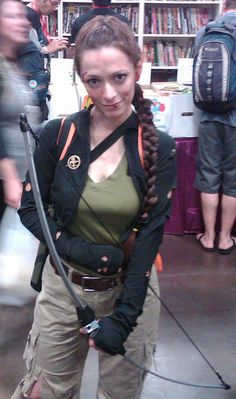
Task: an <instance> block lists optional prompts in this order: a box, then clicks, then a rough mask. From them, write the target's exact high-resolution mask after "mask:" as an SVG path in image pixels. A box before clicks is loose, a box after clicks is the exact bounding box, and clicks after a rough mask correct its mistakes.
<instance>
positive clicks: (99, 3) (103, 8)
mask: <svg viewBox="0 0 236 399" xmlns="http://www.w3.org/2000/svg"><path fill="white" fill-rule="evenodd" d="M92 2H93V5H92V8H91V10H89V11H88V12H86V13H85V14H82V15H80V16H79V17H78V18H76V19H75V21H74V22H73V24H72V28H71V36H70V40H69V41H70V44H72V43H75V40H76V36H77V35H78V33H79V31H80V29H81V28H82V26H83V25H84V24H85V23H86V22H88V21H90V19H92V18H94V17H96V16H97V15H112V16H113V17H117V18H119V19H120V20H121V21H123V22H126V23H127V24H130V23H129V21H128V19H127V18H125V17H124V16H123V15H121V14H119V13H117V12H114V11H113V10H112V9H111V0H92Z"/></svg>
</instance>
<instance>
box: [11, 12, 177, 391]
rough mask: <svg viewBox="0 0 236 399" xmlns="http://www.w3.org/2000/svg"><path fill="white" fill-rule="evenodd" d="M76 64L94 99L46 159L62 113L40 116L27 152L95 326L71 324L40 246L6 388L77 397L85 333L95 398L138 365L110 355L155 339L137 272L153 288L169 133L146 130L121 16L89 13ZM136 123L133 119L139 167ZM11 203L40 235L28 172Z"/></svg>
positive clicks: (141, 353) (150, 299) (151, 304)
mask: <svg viewBox="0 0 236 399" xmlns="http://www.w3.org/2000/svg"><path fill="white" fill-rule="evenodd" d="M75 66H76V69H77V71H78V73H79V75H80V77H81V79H82V81H83V82H84V84H85V87H86V89H87V91H88V94H89V96H90V97H91V99H92V101H93V106H92V107H91V108H90V109H88V110H83V111H81V112H80V113H79V114H76V115H74V116H72V119H73V120H74V122H75V124H76V125H77V131H76V135H75V136H74V139H73V140H72V143H71V144H70V145H69V148H68V151H67V152H66V155H65V156H64V158H63V159H62V160H61V161H60V162H59V164H58V165H57V166H55V159H57V157H59V155H58V152H59V153H60V151H58V145H57V144H56V142H57V138H58V134H59V133H58V132H59V129H60V125H61V121H60V120H53V121H51V122H49V123H48V124H47V126H46V127H45V130H44V132H43V133H42V135H41V137H40V140H41V143H40V146H39V149H37V150H36V153H35V162H36V167H37V173H38V178H39V184H40V190H41V194H42V199H43V203H44V207H45V209H46V211H47V210H48V208H49V205H51V204H52V205H53V210H54V213H53V216H50V215H49V213H48V211H47V218H48V223H49V227H50V230H51V234H52V237H53V239H54V240H55V245H56V248H57V250H58V252H59V254H60V255H61V256H62V258H63V259H64V260H65V259H66V260H67V263H70V268H69V269H68V268H67V267H65V266H64V267H65V270H66V272H67V274H68V275H70V276H71V280H72V281H74V289H75V290H76V292H77V293H78V294H79V297H80V298H81V300H82V301H83V302H85V303H87V304H88V305H89V306H90V307H91V308H93V309H94V310H95V313H96V317H97V319H99V326H100V328H99V330H98V331H97V332H96V334H95V336H94V337H93V338H90V339H89V340H88V337H87V336H86V335H83V334H82V333H83V329H81V330H80V332H79V327H81V326H79V322H78V318H77V315H76V311H75V308H74V306H73V303H72V300H71V298H70V296H69V295H68V293H67V291H66V289H65V287H64V285H63V282H62V280H61V277H60V276H58V274H57V272H56V270H55V267H54V265H53V261H52V260H51V259H50V258H48V259H47V261H46V264H45V267H44V273H43V283H42V291H41V293H40V294H39V296H38V299H37V302H36V307H35V313H34V324H33V328H32V331H31V333H30V335H29V338H28V343H27V346H26V350H25V354H24V357H25V359H26V364H27V367H28V372H27V375H26V377H25V379H24V380H23V382H22V383H21V384H20V385H19V386H18V388H17V390H16V392H15V394H14V395H13V397H12V398H14V399H16V398H17V399H19V398H22V397H24V395H25V396H27V397H29V398H44V399H46V398H47V399H48V398H57V399H59V398H61V399H62V398H63V399H65V398H74V399H75V398H77V399H78V398H79V392H80V386H81V378H82V372H83V368H84V363H85V359H86V356H87V351H88V347H89V345H90V346H93V347H96V348H97V349H99V352H98V354H99V386H98V391H97V398H99V399H102V398H103V399H104V398H106V399H108V398H112V399H120V398H122V399H131V398H137V397H139V395H140V394H141V389H142V384H143V380H144V375H143V372H142V371H140V369H138V368H136V367H135V366H133V365H132V364H130V363H129V362H127V360H124V358H123V357H122V356H120V355H117V356H111V355H116V354H124V351H126V354H127V355H128V356H129V357H130V358H132V360H134V361H136V362H138V363H139V364H140V363H141V364H142V365H144V366H147V367H149V366H150V364H151V359H152V354H153V352H154V350H155V345H156V341H157V322H158V304H157V299H156V298H155V297H154V296H153V293H152V292H151V290H149V289H148V283H149V281H150V283H151V285H152V287H153V288H154V289H156V290H157V288H158V286H157V274H156V272H155V270H153V269H152V263H153V261H154V258H155V256H156V253H157V251H158V249H159V245H160V244H161V241H162V236H163V227H164V222H165V219H166V217H167V216H168V214H169V210H170V194H169V192H170V190H171V188H172V187H173V184H174V183H173V182H174V177H175V161H174V152H175V150H174V143H173V140H172V139H171V138H170V137H169V136H167V135H165V134H163V133H161V132H156V129H155V127H154V125H153V123H152V114H151V112H150V101H148V100H144V98H143V97H142V91H141V90H140V88H139V87H138V86H136V81H137V80H138V79H139V76H140V73H141V52H140V49H139V47H138V45H137V43H136V39H135V37H134V35H133V33H132V31H131V30H130V28H129V27H128V26H127V25H126V24H124V23H123V22H121V21H119V20H118V19H117V18H114V17H100V16H99V17H96V18H94V19H93V20H92V21H89V22H88V23H87V24H86V25H85V26H84V27H83V28H82V29H81V31H80V33H79V35H78V39H77V42H76V53H75ZM132 102H133V105H132ZM133 107H135V112H134V111H133ZM120 125H122V126H123V129H124V135H123V136H122V137H121V138H120V139H118V140H117V141H116V142H115V143H114V144H113V145H112V146H110V147H109V148H108V149H107V150H106V151H105V152H103V153H102V154H101V155H100V156H99V157H98V158H97V159H96V160H95V161H94V162H91V159H90V151H91V150H93V149H94V148H96V147H97V146H98V144H99V143H101V142H102V141H103V140H104V139H105V138H106V137H108V136H109V135H110V133H111V132H112V131H114V130H115V129H116V128H117V127H119V126H120ZM138 125H139V126H140V127H142V130H143V132H142V135H143V139H142V147H143V152H144V168H143V167H142V165H141V161H140V156H139V151H138ZM59 142H60V137H59ZM74 160H76V161H77V162H76V164H75V163H74V162H72V161H74ZM19 213H20V216H21V220H22V221H23V223H24V224H25V226H27V227H28V228H29V229H30V231H31V232H32V233H33V234H34V235H35V236H36V237H38V239H39V240H41V241H44V237H43V233H42V229H41V227H40V222H39V218H38V215H37V212H36V209H35V203H34V199H33V194H32V189H31V184H30V181H29V178H27V180H26V183H25V189H24V193H23V201H22V207H21V209H20V211H19ZM135 228H138V232H137V234H136V237H135V240H134V243H133V248H132V250H131V251H130V255H129V259H128V261H127V259H126V262H124V252H125V251H123V249H122V244H124V243H125V241H126V239H127V238H128V237H129V236H130V235H131V233H132V231H133V229H135ZM75 282H76V283H75ZM101 349H102V350H101Z"/></svg>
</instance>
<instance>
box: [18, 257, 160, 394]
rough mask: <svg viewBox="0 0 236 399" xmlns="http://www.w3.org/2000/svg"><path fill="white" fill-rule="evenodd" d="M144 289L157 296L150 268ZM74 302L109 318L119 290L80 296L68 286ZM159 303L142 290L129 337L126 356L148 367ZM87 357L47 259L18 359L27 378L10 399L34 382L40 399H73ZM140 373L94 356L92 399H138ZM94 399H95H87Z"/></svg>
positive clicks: (126, 364) (72, 312) (102, 355)
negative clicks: (96, 363) (74, 295)
mask: <svg viewBox="0 0 236 399" xmlns="http://www.w3.org/2000/svg"><path fill="white" fill-rule="evenodd" d="M150 284H151V286H152V287H153V288H154V290H155V291H156V292H158V281H157V273H156V271H155V269H154V268H153V270H152V274H151V278H150ZM73 287H74V289H75V291H76V292H77V293H78V295H79V296H80V298H81V299H82V300H84V301H85V302H86V303H88V305H90V306H91V307H92V308H93V309H94V310H95V312H96V316H97V318H99V317H101V316H105V315H109V314H111V312H112V310H113V306H114V303H115V300H116V298H117V297H118V295H119V293H120V291H121V289H122V286H117V287H115V288H114V289H113V290H111V291H105V292H102V293H101V292H85V291H83V289H82V288H81V287H80V286H78V285H73ZM158 319H159V302H158V300H157V298H156V297H155V296H154V295H153V293H152V292H151V290H150V289H148V292H147V297H146V300H145V305H144V311H143V314H142V315H141V316H140V317H139V318H138V325H137V327H135V329H134V331H133V332H132V333H131V334H130V335H129V337H128V339H127V341H126V343H125V348H126V354H127V356H129V357H130V358H131V359H133V360H134V361H135V362H137V363H139V364H142V365H143V366H145V367H147V368H150V367H151V364H152V355H153V353H154V351H155V346H156V342H157V330H158ZM87 353H88V337H87V336H84V335H81V334H79V323H78V318H77V315H76V311H75V307H74V305H73V303H72V300H71V297H70V295H69V293H68V292H67V290H66V288H65V286H64V283H63V281H62V279H61V277H60V276H58V275H56V274H55V272H54V270H53V268H52V267H51V265H50V263H49V260H47V262H46V265H45V268H44V273H43V288H42V291H41V292H40V294H39V295H38V298H37V300H36V305H35V310H34V323H33V326H32V330H31V331H30V333H29V336H28V339H27V343H26V348H25V352H24V355H23V358H24V360H25V362H26V367H27V374H26V376H25V378H24V379H23V380H22V381H21V382H20V383H19V385H18V387H17V389H16V391H15V393H14V394H13V396H12V398H11V399H22V398H30V397H31V396H30V393H31V390H32V387H33V386H34V384H35V383H36V382H37V381H38V380H39V381H40V398H41V399H79V398H80V387H81V380H82V373H83V369H84V364H85V360H86V356H87ZM144 377H145V373H144V372H143V371H142V370H140V369H138V368H137V367H135V366H134V365H132V364H131V363H129V362H128V361H127V360H125V359H124V358H123V357H122V356H120V355H116V356H109V355H107V354H105V353H101V352H99V383H98V390H97V399H138V398H140V395H141V391H142V385H143V381H144ZM89 399H95V398H89Z"/></svg>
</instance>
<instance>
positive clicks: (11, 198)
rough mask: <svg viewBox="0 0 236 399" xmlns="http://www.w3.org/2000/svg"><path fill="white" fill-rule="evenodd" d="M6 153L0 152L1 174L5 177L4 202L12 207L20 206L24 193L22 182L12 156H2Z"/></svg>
mask: <svg viewBox="0 0 236 399" xmlns="http://www.w3.org/2000/svg"><path fill="white" fill-rule="evenodd" d="M1 155H4V156H5V154H4V153H3V151H1V153H0V175H1V178H2V179H3V190H4V202H5V203H6V204H7V205H9V206H11V207H12V208H19V206H20V199H21V193H22V183H21V181H20V179H19V175H18V173H17V170H16V166H15V162H14V161H13V160H12V159H10V158H6V157H4V158H1Z"/></svg>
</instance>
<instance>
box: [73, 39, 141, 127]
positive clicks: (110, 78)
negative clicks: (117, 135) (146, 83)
mask: <svg viewBox="0 0 236 399" xmlns="http://www.w3.org/2000/svg"><path fill="white" fill-rule="evenodd" d="M139 69H140V67H139V66H138V67H135V66H134V65H133V63H132V62H131V61H130V59H129V58H128V56H127V55H126V54H125V53H124V52H123V51H121V50H119V49H117V48H114V47H103V48H101V49H98V50H85V51H84V52H83V54H82V55H81V63H80V76H81V79H82V81H83V83H84V85H85V87H86V89H87V92H88V94H89V96H90V97H91V99H92V100H93V103H94V105H95V107H96V108H95V109H96V110H97V111H99V112H100V113H101V115H102V116H104V117H105V118H112V119H113V120H116V119H117V120H120V119H124V120H125V119H126V117H128V116H129V114H130V110H131V102H132V99H133V96H134V89H135V82H136V80H138V78H139V73H140V71H139Z"/></svg>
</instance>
